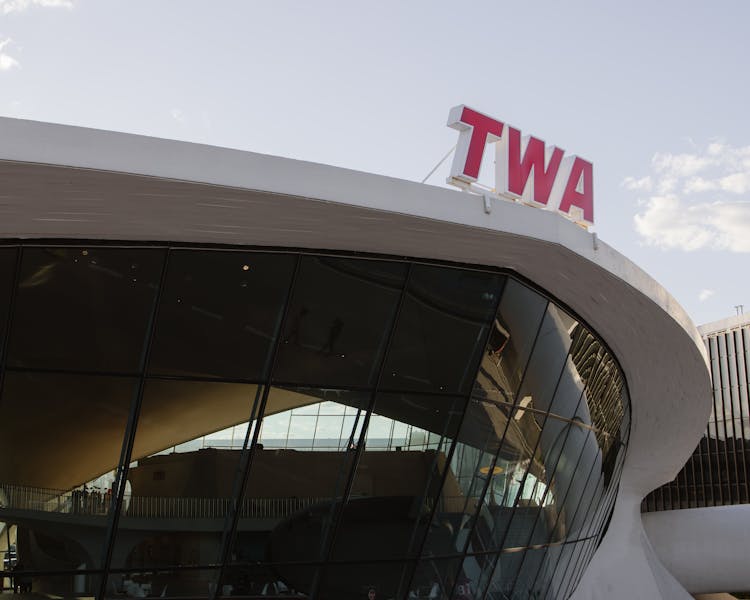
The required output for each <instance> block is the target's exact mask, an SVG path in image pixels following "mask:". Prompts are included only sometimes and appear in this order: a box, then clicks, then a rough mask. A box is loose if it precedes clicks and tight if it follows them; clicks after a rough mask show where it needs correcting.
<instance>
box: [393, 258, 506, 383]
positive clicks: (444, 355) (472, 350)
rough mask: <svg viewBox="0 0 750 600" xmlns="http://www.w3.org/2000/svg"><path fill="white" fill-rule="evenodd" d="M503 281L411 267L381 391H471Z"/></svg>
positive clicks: (472, 273)
mask: <svg viewBox="0 0 750 600" xmlns="http://www.w3.org/2000/svg"><path fill="white" fill-rule="evenodd" d="M504 281H505V278H504V277H502V276H499V275H494V274H489V273H481V272H477V271H465V270H460V269H447V268H440V267H428V266H425V265H415V266H414V267H413V268H412V272H411V276H410V279H409V286H408V289H407V295H406V298H405V300H404V305H403V308H402V309H401V314H400V315H399V319H398V323H397V324H396V330H395V332H394V334H393V341H392V343H391V347H390V351H389V353H388V357H387V360H386V365H385V370H384V373H383V379H382V384H381V388H384V389H395V390H415V391H426V392H451V393H464V392H467V391H468V390H469V389H471V384H472V383H473V379H474V374H475V371H476V365H477V362H478V360H479V356H480V355H481V352H482V349H483V347H484V340H485V337H486V333H487V332H488V329H489V326H490V323H491V322H492V318H493V316H494V310H495V307H496V306H497V300H498V297H499V295H500V292H501V290H502V285H503V283H504Z"/></svg>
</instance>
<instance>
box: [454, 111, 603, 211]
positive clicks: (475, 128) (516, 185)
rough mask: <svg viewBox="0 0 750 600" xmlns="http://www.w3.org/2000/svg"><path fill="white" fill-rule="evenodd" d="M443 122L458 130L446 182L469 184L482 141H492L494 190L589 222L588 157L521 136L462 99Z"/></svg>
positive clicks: (590, 181) (591, 198)
mask: <svg viewBox="0 0 750 600" xmlns="http://www.w3.org/2000/svg"><path fill="white" fill-rule="evenodd" d="M448 127H452V128H453V129H457V130H458V131H459V136H458V145H457V146H456V154H455V155H454V157H453V166H452V167H451V176H450V179H449V181H450V182H451V183H454V184H455V185H458V186H460V187H464V188H469V189H471V187H472V185H473V184H475V183H476V181H477V179H478V177H479V168H480V166H481V164H482V158H483V156H484V149H485V146H486V145H487V144H488V143H490V142H493V143H494V144H495V148H496V150H495V152H496V158H495V189H494V190H493V192H494V193H495V194H497V195H498V196H501V197H503V198H506V199H509V200H514V201H516V200H520V201H522V202H525V203H527V204H531V205H533V206H539V207H543V208H547V209H550V210H556V211H558V212H560V213H562V214H564V215H565V216H567V217H568V218H570V219H572V220H574V221H576V222H578V223H580V224H582V225H593V223H594V167H593V165H592V164H591V163H590V162H588V161H586V160H584V159H582V158H580V157H578V156H564V154H565V152H564V151H563V150H561V149H560V148H557V147H555V146H547V145H546V144H545V143H544V142H543V141H542V140H540V139H537V138H535V137H531V136H525V137H522V136H521V131H520V130H518V129H516V128H514V127H510V126H509V125H505V123H503V122H502V121H498V120H496V119H493V118H492V117H488V116H487V115H484V114H482V113H480V112H477V111H475V110H473V109H471V108H469V107H468V106H464V105H463V104H462V105H460V106H456V107H454V108H453V109H451V112H450V116H449V117H448Z"/></svg>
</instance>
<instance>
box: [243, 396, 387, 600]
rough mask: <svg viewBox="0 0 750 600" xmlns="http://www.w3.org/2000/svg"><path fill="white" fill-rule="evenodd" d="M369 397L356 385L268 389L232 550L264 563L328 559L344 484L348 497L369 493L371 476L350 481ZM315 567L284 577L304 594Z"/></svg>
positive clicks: (341, 503) (244, 558)
mask: <svg viewBox="0 0 750 600" xmlns="http://www.w3.org/2000/svg"><path fill="white" fill-rule="evenodd" d="M369 400H370V394H368V393H363V392H350V391H341V390H339V391H334V390H321V389H318V388H302V387H299V388H276V387H275V388H272V389H271V390H270V393H269V396H268V401H267V404H266V410H265V416H264V419H263V425H262V430H261V441H260V444H259V445H258V447H256V449H255V452H254V456H253V460H252V465H251V467H250V472H249V475H248V479H247V485H246V487H245V490H244V503H245V505H247V506H248V512H247V514H246V515H244V517H245V518H244V519H243V521H242V522H241V526H240V528H239V530H238V532H237V538H236V542H235V545H234V550H233V555H234V556H236V557H239V558H240V560H243V561H263V562H266V561H267V562H271V563H297V562H306V563H308V562H318V561H325V560H326V559H327V558H328V556H329V555H330V553H331V546H332V544H333V541H334V538H335V536H336V531H335V527H336V524H337V523H338V522H339V520H340V516H341V513H342V509H343V501H344V499H345V495H346V492H347V489H349V492H350V494H351V496H352V497H354V498H360V497H364V496H367V495H371V493H372V482H370V481H367V482H360V483H356V482H355V484H354V485H353V486H351V487H349V481H350V475H351V472H352V469H353V466H354V460H355V457H356V456H357V448H358V446H360V445H361V444H362V443H363V441H364V435H363V432H364V425H365V416H366V412H367V406H368V403H369ZM364 454H367V453H364ZM362 460H366V459H364V458H363V459H362ZM314 571H315V570H314V569H311V568H308V567H300V568H298V569H296V570H294V572H293V573H292V572H290V576H291V579H290V580H289V582H290V584H292V585H293V586H294V587H295V588H296V589H297V590H298V591H301V592H305V593H310V592H311V590H312V589H313V587H314V585H315V581H314Z"/></svg>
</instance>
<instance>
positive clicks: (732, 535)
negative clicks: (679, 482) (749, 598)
mask: <svg viewBox="0 0 750 600" xmlns="http://www.w3.org/2000/svg"><path fill="white" fill-rule="evenodd" d="M643 525H644V527H645V529H646V533H647V534H648V537H649V539H650V540H651V541H652V542H651V543H652V544H653V546H654V550H655V551H656V554H657V556H658V557H659V558H660V559H661V562H662V563H663V564H664V565H665V566H666V567H667V569H669V571H670V572H671V573H672V574H673V575H674V576H675V577H676V578H677V579H678V580H679V581H680V583H681V584H682V585H683V586H684V587H685V588H686V589H687V590H688V591H689V592H690V593H692V594H700V593H708V592H727V591H728V592H732V591H745V590H750V567H749V565H748V547H749V546H750V505H748V504H743V505H738V506H712V507H709V508H689V509H683V510H667V511H661V512H653V513H648V514H645V515H643Z"/></svg>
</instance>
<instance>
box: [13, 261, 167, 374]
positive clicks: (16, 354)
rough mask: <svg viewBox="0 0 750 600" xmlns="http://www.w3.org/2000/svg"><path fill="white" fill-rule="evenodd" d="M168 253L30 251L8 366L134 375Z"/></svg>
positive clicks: (20, 284)
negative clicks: (165, 254) (165, 256)
mask: <svg viewBox="0 0 750 600" xmlns="http://www.w3.org/2000/svg"><path fill="white" fill-rule="evenodd" d="M163 261H164V251H163V250H147V249H140V248H131V249H121V248H102V247H96V246H91V247H86V248H74V247H70V248H24V250H23V257H22V260H21V272H20V274H19V282H18V291H17V297H16V303H15V314H14V317H13V321H14V322H13V327H12V329H11V340H10V349H9V355H8V364H9V365H11V366H14V367H35V368H47V369H78V370H82V371H106V372H120V373H135V372H137V371H138V369H139V365H140V361H141V359H142V356H143V351H144V344H145V342H146V332H147V327H148V323H149V317H150V315H151V311H152V309H153V305H154V298H155V295H156V290H157V287H158V284H159V278H160V275H161V269H162V264H163Z"/></svg>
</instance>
